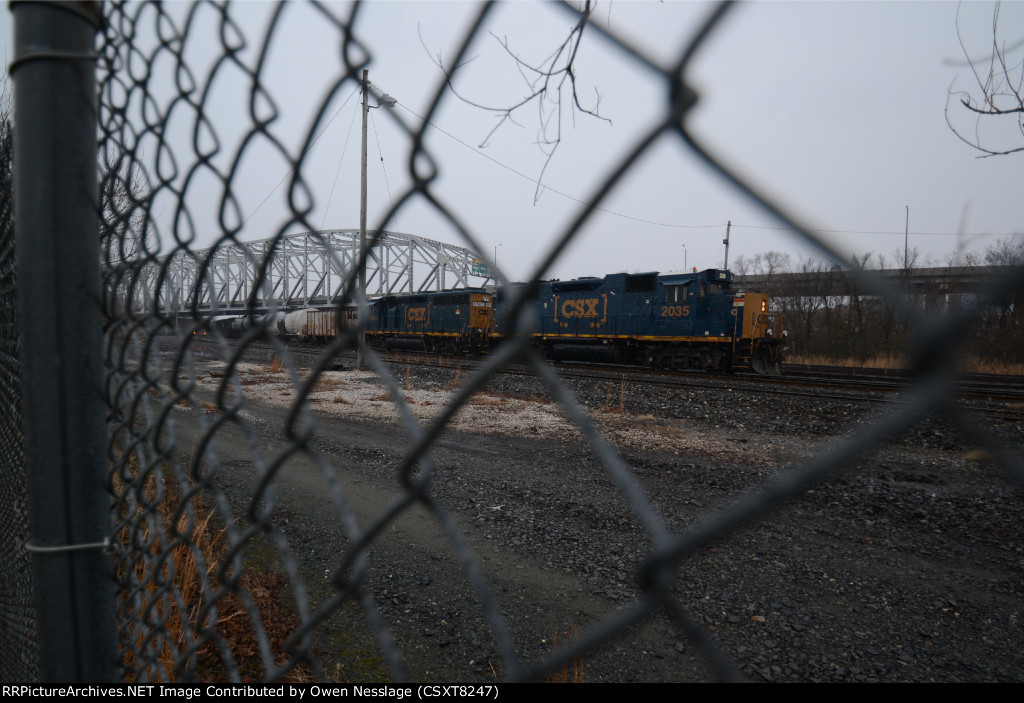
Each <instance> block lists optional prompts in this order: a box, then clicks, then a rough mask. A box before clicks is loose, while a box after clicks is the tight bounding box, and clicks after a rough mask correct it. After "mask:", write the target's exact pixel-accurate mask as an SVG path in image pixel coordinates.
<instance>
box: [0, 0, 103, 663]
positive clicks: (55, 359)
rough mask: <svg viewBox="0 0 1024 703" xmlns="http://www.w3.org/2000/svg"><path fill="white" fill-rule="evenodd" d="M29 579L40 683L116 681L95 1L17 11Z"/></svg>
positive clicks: (19, 6) (23, 6)
mask: <svg viewBox="0 0 1024 703" xmlns="http://www.w3.org/2000/svg"><path fill="white" fill-rule="evenodd" d="M12 10H13V13H14V62H13V63H12V64H11V74H12V76H13V78H14V97H15V100H14V105H15V120H14V125H15V127H14V130H15V144H14V164H15V183H16V184H17V185H16V188H15V208H16V212H17V223H16V232H17V235H16V237H17V259H18V316H19V321H20V322H19V325H20V327H21V340H22V341H21V350H22V359H21V363H22V378H23V381H22V389H23V391H22V401H23V408H24V414H23V417H24V423H25V428H24V429H25V455H26V465H27V467H28V477H27V478H28V493H29V506H28V510H29V525H30V529H29V532H30V538H29V542H28V543H27V544H26V549H27V550H28V551H29V552H30V553H31V554H32V572H33V578H34V590H35V596H36V603H37V609H38V623H37V627H38V637H39V647H40V675H41V677H42V679H43V680H44V681H69V682H70V681H74V682H85V681H116V680H117V679H118V678H119V676H118V674H119V671H120V664H119V662H118V654H117V646H116V643H117V639H116V635H115V629H114V601H115V596H116V591H115V585H114V576H113V565H112V563H111V561H110V559H109V558H108V557H107V556H106V554H105V553H104V551H103V550H102V549H101V548H100V547H99V546H98V545H101V544H102V543H103V542H104V540H105V539H106V538H107V537H108V536H109V535H110V526H111V517H110V510H111V496H110V493H109V489H107V488H106V484H107V478H108V470H107V456H106V426H105V422H104V417H105V416H106V403H105V401H104V397H103V337H102V333H103V318H102V314H101V305H102V303H101V300H102V296H101V293H100V252H99V244H100V241H99V206H98V202H99V186H98V173H97V163H98V161H97V154H96V122H97V97H96V53H95V48H94V47H95V38H96V31H97V29H98V28H99V26H100V22H101V16H102V15H101V11H102V10H101V6H100V3H98V2H75V3H59V4H58V3H53V4H51V3H12Z"/></svg>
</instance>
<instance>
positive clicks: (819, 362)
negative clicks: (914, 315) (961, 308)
mask: <svg viewBox="0 0 1024 703" xmlns="http://www.w3.org/2000/svg"><path fill="white" fill-rule="evenodd" d="M786 363H790V364H807V365H809V366H842V367H844V368H858V369H889V370H905V369H908V368H909V367H910V365H909V364H908V363H907V360H906V358H905V357H903V356H901V355H898V354H884V355H881V356H875V357H871V358H870V359H865V360H863V361H861V360H858V359H833V358H830V357H826V356H799V355H793V356H790V357H788V358H787V359H786ZM960 370H961V371H963V372H965V373H990V374H997V375H1000V376H1024V364H1007V363H1004V362H998V361H992V360H990V359H981V358H978V357H976V356H972V355H968V356H965V357H963V358H962V359H961V360H960Z"/></svg>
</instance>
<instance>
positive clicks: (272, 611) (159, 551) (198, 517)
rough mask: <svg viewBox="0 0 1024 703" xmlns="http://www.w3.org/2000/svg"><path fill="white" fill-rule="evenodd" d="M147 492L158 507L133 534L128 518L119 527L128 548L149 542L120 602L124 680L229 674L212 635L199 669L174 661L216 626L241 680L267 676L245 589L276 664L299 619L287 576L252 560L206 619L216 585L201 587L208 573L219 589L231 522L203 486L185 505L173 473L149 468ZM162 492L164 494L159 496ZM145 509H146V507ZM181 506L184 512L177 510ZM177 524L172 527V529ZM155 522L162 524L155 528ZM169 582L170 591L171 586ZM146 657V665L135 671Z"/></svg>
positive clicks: (302, 671) (300, 674)
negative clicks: (288, 600)
mask: <svg viewBox="0 0 1024 703" xmlns="http://www.w3.org/2000/svg"><path fill="white" fill-rule="evenodd" d="M127 463H128V467H127V468H128V471H129V472H130V473H134V472H136V471H137V465H136V464H135V462H134V458H133V457H130V458H129V459H128V462H127ZM158 481H160V482H161V483H162V486H161V488H162V494H159V493H158V491H157V482H158ZM118 484H120V485H118ZM115 490H116V491H117V492H119V493H120V492H123V491H124V490H125V487H124V485H123V482H122V481H119V480H115ZM142 493H143V496H144V497H145V503H146V504H149V505H151V504H153V503H156V508H157V511H156V515H154V516H153V518H152V519H149V520H139V522H138V525H139V526H138V527H136V528H135V532H134V534H130V533H129V527H128V526H126V527H124V528H123V529H122V530H121V532H120V535H119V537H120V539H121V542H122V544H124V545H125V547H126V549H130V547H129V545H132V544H135V545H139V544H141V545H148V546H147V547H146V548H145V549H144V550H143V551H142V552H141V553H138V552H137V553H135V554H134V555H133V558H134V565H133V566H132V567H131V570H132V573H133V578H132V579H131V581H132V583H133V584H134V587H133V588H134V589H135V590H134V593H133V594H131V595H132V597H131V599H129V597H128V596H129V594H128V592H127V591H125V592H123V596H122V598H123V600H122V602H121V605H120V611H121V613H122V617H123V619H124V620H125V622H126V625H125V627H124V629H123V630H122V634H123V638H124V640H125V642H124V646H123V648H122V649H123V653H122V659H123V664H124V667H125V671H126V672H128V674H127V675H126V681H128V682H131V681H133V680H135V679H136V678H137V680H153V679H158V680H167V681H177V680H178V679H179V678H181V673H184V674H185V677H186V678H194V679H199V680H204V681H227V680H228V679H229V671H228V668H227V664H226V663H225V661H224V659H223V658H222V657H221V654H220V650H219V649H218V647H217V646H216V645H215V644H214V643H213V642H212V641H211V642H206V644H204V645H202V646H201V647H200V648H199V649H198V651H196V652H195V655H196V656H195V661H196V662H198V666H197V668H196V669H195V670H191V671H186V672H179V671H177V669H176V666H177V665H178V660H179V659H180V658H181V657H182V653H183V652H185V651H186V650H187V648H188V647H189V646H194V644H192V645H190V642H191V641H192V638H194V637H196V636H198V635H200V634H201V631H204V630H205V631H210V630H216V632H217V635H218V636H219V637H220V638H221V640H222V642H223V643H224V644H225V645H226V646H227V647H228V648H229V649H230V651H231V654H232V657H233V658H234V662H235V667H236V669H237V671H238V673H239V675H240V676H241V678H242V680H243V681H246V682H256V681H260V680H264V679H265V678H266V676H267V672H266V670H265V668H264V665H263V657H262V655H261V653H260V650H259V645H258V638H257V636H256V631H255V629H254V626H253V623H252V618H251V616H250V611H249V608H247V607H246V605H245V603H244V601H245V598H243V596H242V595H241V594H242V593H244V594H245V595H246V597H247V599H248V600H249V601H250V602H251V604H252V606H251V607H253V608H255V610H257V611H258V612H259V615H260V620H261V621H262V624H263V628H264V632H265V633H266V636H267V639H268V640H269V641H270V643H271V646H272V648H273V651H274V652H275V655H274V660H275V664H277V665H278V666H280V665H281V664H283V663H284V662H286V661H287V660H288V656H287V655H286V654H283V653H282V652H283V643H284V642H285V640H286V639H287V638H288V637H289V636H290V635H291V634H292V632H293V631H294V630H295V629H296V628H297V627H298V626H299V618H298V616H297V614H296V612H295V610H294V608H293V607H291V606H290V605H289V604H285V603H284V602H283V601H282V598H281V596H280V595H279V594H282V593H288V592H289V590H290V586H289V583H288V579H287V577H286V576H284V575H283V574H279V573H275V572H272V571H267V570H259V569H252V568H246V569H245V570H244V571H243V573H242V574H241V575H240V576H239V578H238V580H237V585H236V587H235V588H233V589H232V590H230V591H229V592H228V593H227V594H226V595H225V596H224V597H222V598H220V599H219V600H218V601H217V602H216V613H217V619H216V622H210V621H209V620H205V621H203V622H200V612H201V611H202V610H203V609H204V608H205V607H208V606H209V605H210V601H209V597H210V593H209V592H204V588H203V580H204V576H205V580H206V582H207V583H209V584H211V586H212V588H213V589H217V588H219V587H220V585H221V584H220V582H219V581H218V580H217V576H216V574H217V571H218V570H219V568H220V566H221V562H222V560H223V558H224V555H225V553H226V551H227V544H226V539H225V535H226V533H227V529H226V528H218V527H217V526H216V525H215V522H216V520H215V511H214V510H212V509H208V508H207V507H206V505H205V503H204V501H203V499H202V496H201V494H198V495H195V496H193V497H192V498H190V501H191V510H179V509H180V508H181V503H182V500H183V499H182V495H181V491H180V489H179V488H178V486H177V483H176V482H175V481H173V480H165V479H164V478H163V477H162V476H159V475H158V474H151V475H150V476H149V479H148V480H147V481H146V482H145V485H144V486H143V490H142ZM157 495H160V499H159V501H157V499H156V496H157ZM140 497H142V496H140ZM139 511H140V513H141V511H142V508H140V509H139ZM178 512H180V513H181V515H180V516H179V517H177V518H175V514H177V513H178ZM122 517H123V518H124V517H127V516H122ZM136 517H139V516H138V515H137V516H136ZM157 517H158V518H159V520H157V519H156V518H157ZM172 524H173V525H174V529H173V530H172V529H170V525H172ZM157 525H162V527H159V528H157V527H156V526H157ZM154 531H156V533H155V534H154ZM132 537H134V539H131V538H132ZM168 552H169V556H168ZM126 554H131V552H126ZM122 580H124V577H122ZM168 586H169V587H170V594H168V593H167V591H168ZM207 617H209V616H208V615H207ZM157 623H161V624H160V625H156V624H157ZM157 627H158V628H159V629H160V630H161V631H162V632H163V636H162V637H157V636H154V628H157ZM154 643H156V644H158V645H159V646H160V650H159V651H158V652H156V653H155V656H153V652H152V650H153V647H154ZM147 650H148V651H147ZM141 651H147V659H149V660H150V661H149V662H148V664H145V663H143V662H136V661H135V656H136V652H141ZM144 665H146V670H138V671H137V669H138V667H141V666H144ZM154 667H156V670H154ZM309 679H310V672H309V669H308V666H305V665H303V666H300V667H296V668H295V669H293V670H292V671H291V672H289V674H287V675H286V677H285V679H284V680H286V681H288V680H291V681H307V680H309Z"/></svg>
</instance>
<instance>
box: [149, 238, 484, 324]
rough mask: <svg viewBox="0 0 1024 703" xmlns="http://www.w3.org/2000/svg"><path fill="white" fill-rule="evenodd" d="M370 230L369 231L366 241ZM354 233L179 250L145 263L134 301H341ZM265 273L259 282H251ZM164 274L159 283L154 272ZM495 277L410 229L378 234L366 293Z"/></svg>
mask: <svg viewBox="0 0 1024 703" xmlns="http://www.w3.org/2000/svg"><path fill="white" fill-rule="evenodd" d="M375 234H376V232H372V231H368V232H367V235H366V236H367V240H368V241H372V238H373V236H374V235H375ZM358 256H359V230H358V229H344V230H323V231H320V232H302V233H298V234H289V235H282V236H280V237H270V238H268V239H262V240H259V241H255V242H245V243H241V244H237V243H234V242H230V241H228V242H222V243H220V244H219V245H217V246H215V247H212V248H210V249H203V250H196V251H193V252H187V251H177V252H174V253H173V254H171V255H169V256H167V257H164V258H162V259H160V260H158V262H154V263H152V264H148V265H147V266H146V267H145V268H144V269H143V271H142V272H141V273H142V276H143V282H142V284H141V285H136V286H134V287H133V288H134V290H135V291H136V292H137V293H136V295H135V296H134V299H133V301H132V302H133V303H134V304H135V305H138V306H143V305H148V304H151V300H142V299H141V298H142V297H144V296H145V297H148V296H152V295H153V294H154V291H155V292H156V294H157V297H158V300H157V301H156V302H157V304H158V305H159V307H160V309H161V310H162V311H163V312H165V313H183V312H186V311H191V310H193V309H195V310H197V311H199V312H202V313H203V314H211V315H212V314H227V313H232V312H241V311H243V310H251V311H253V312H256V311H261V312H262V311H266V310H270V309H278V310H281V309H291V308H303V307H317V306H328V305H331V304H334V303H337V302H339V301H340V300H341V295H342V293H343V291H344V288H345V285H346V283H347V282H348V280H349V278H351V277H352V276H355V275H356V261H357V259H358ZM261 272H265V274H264V278H263V280H262V281H261V282H260V284H259V286H258V287H257V279H258V277H259V275H260V273H261ZM161 274H162V277H163V278H162V280H160V276H161ZM488 282H493V278H492V277H490V276H489V271H488V269H487V267H486V265H485V264H483V263H482V262H481V260H480V257H479V256H478V255H476V254H474V253H473V252H472V251H470V250H469V249H466V248H463V247H457V246H453V245H451V244H446V243H444V242H439V241H435V240H433V239H427V238H425V237H418V236H416V235H412V234H401V233H399V232H388V231H382V232H381V233H380V236H379V237H378V239H377V241H376V243H375V244H374V246H373V247H372V248H371V249H370V253H369V256H368V257H367V261H366V291H367V294H368V295H369V296H370V297H371V298H373V297H379V296H383V295H388V294H391V293H416V292H425V291H439V290H446V289H450V288H472V287H481V286H483V285H485V284H487V283H488Z"/></svg>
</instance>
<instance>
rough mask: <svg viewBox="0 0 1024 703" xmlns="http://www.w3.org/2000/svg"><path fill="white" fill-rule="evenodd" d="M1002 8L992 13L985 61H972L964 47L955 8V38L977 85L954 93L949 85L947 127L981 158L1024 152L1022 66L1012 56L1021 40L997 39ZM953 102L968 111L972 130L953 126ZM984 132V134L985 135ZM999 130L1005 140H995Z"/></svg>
mask: <svg viewBox="0 0 1024 703" xmlns="http://www.w3.org/2000/svg"><path fill="white" fill-rule="evenodd" d="M1001 6H1002V3H998V2H997V3H996V5H995V9H994V10H993V12H992V51H991V54H989V55H987V56H985V57H984V58H977V57H975V58H972V57H971V55H970V53H969V52H968V50H967V47H966V46H964V41H963V37H962V35H961V33H960V8H959V7H958V8H957V38H958V39H959V40H960V47H961V49H963V52H964V57H965V58H966V62H965V65H967V66H968V67H969V68H970V71H971V74H972V75H973V77H974V81H973V82H974V83H975V84H976V85H974V86H973V87H972V88H971V89H970V90H957V89H955V87H954V86H955V85H956V81H955V80H954V81H953V83H952V84H950V86H949V94H948V97H947V100H946V124H948V125H949V128H950V129H951V130H952V131H953V134H955V135H956V136H957V137H958V138H959V139H960V140H961V141H963V142H964V143H965V144H968V145H970V146H971V147H972V148H974V149H977V150H978V151H980V152H981V155H982V157H987V156H1002V155H1006V154H1013V153H1016V152H1020V151H1024V144H1019V143H1018V142H1019V141H1024V62H1022V61H1021V60H1020V58H1019V57H1018V58H1016V59H1015V58H1013V54H1014V53H1019V52H1020V51H1021V50H1022V49H1024V39H1017V40H1016V41H1014V42H1013V43H1011V44H1009V45H1007V43H1006V41H1005V40H1004V39H1003V37H1002V36H1001V35H1000V26H999V11H1000V9H1001ZM954 99H955V100H956V101H957V102H959V103H960V105H961V106H962V107H963V108H964V109H965V110H967V112H968V114H969V116H970V117H971V119H970V120H969V121H970V123H972V125H973V127H972V128H968V127H967V126H963V125H960V126H958V125H956V124H954V120H953V119H952V118H951V116H950V104H951V103H952V102H953V101H954ZM983 125H984V127H983ZM983 129H985V130H986V131H985V134H984V135H983V134H982V130H983ZM999 129H1003V130H1005V136H998V133H997V132H996V130H999ZM1010 135H1013V136H1012V137H1011V136H1010ZM1001 139H1006V140H1007V141H1006V143H999V142H1000V140H1001Z"/></svg>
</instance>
